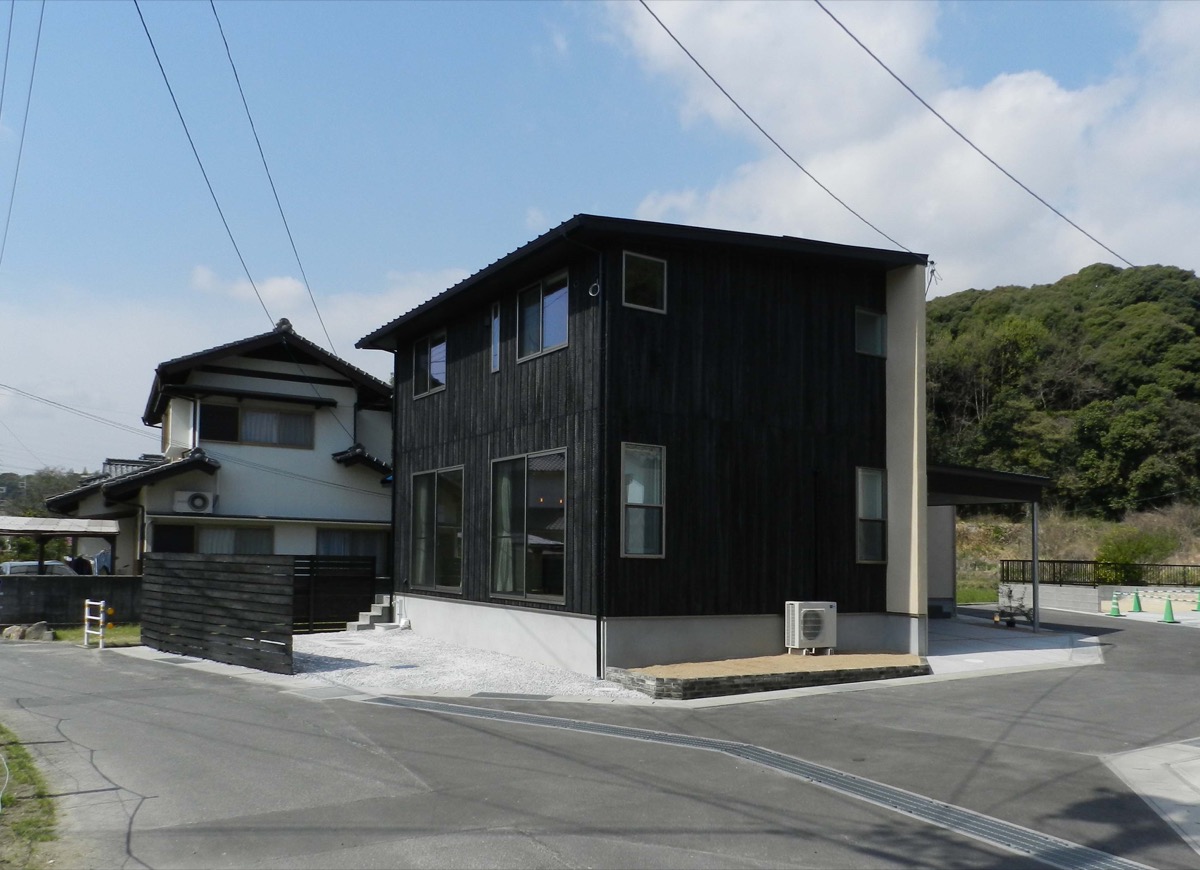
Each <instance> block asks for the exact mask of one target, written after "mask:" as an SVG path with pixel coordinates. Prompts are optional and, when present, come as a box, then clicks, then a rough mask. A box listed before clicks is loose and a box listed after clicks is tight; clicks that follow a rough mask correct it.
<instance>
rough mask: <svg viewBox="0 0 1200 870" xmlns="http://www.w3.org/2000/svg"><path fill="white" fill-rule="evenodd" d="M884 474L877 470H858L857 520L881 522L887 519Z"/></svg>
mask: <svg viewBox="0 0 1200 870" xmlns="http://www.w3.org/2000/svg"><path fill="white" fill-rule="evenodd" d="M884 479H885V478H884V472H883V471H882V470H881V469H878V468H860V469H859V470H858V518H859V519H863V520H882V519H886V517H887V506H886V496H885V493H884Z"/></svg>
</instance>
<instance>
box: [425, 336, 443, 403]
mask: <svg viewBox="0 0 1200 870" xmlns="http://www.w3.org/2000/svg"><path fill="white" fill-rule="evenodd" d="M444 386H446V336H444V335H441V336H438V337H437V338H435V339H431V340H430V345H429V389H431V390H436V389H437V388H438V387H444Z"/></svg>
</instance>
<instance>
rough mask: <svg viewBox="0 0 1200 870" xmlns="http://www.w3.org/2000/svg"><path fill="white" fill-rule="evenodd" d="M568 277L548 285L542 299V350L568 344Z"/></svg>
mask: <svg viewBox="0 0 1200 870" xmlns="http://www.w3.org/2000/svg"><path fill="white" fill-rule="evenodd" d="M567 298H568V293H567V276H566V275H563V276H561V277H559V278H556V279H554V280H553V281H551V282H547V284H546V293H545V296H543V298H542V349H543V350H548V349H549V348H552V347H561V346H562V345H564V344H566V343H567Z"/></svg>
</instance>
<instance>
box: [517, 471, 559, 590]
mask: <svg viewBox="0 0 1200 870" xmlns="http://www.w3.org/2000/svg"><path fill="white" fill-rule="evenodd" d="M527 487H528V501H527V507H526V517H527V520H526V522H527V524H528V532H529V534H528V537H527V538H526V548H525V551H526V560H525V591H526V592H527V593H529V594H530V595H556V596H557V595H562V594H563V577H564V573H565V564H566V540H567V536H566V531H567V454H566V452H565V451H562V452H558V453H543V454H540V455H538V456H530V457H529V465H528V484H527Z"/></svg>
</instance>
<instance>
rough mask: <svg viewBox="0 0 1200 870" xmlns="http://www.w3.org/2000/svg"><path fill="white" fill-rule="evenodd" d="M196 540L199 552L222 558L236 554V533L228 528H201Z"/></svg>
mask: <svg viewBox="0 0 1200 870" xmlns="http://www.w3.org/2000/svg"><path fill="white" fill-rule="evenodd" d="M196 538H197V541H196V551H197V552H200V553H210V554H212V555H221V556H228V555H232V554H233V553H234V533H233V529H232V528H230V527H228V526H200V528H199V529H197V535H196Z"/></svg>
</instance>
